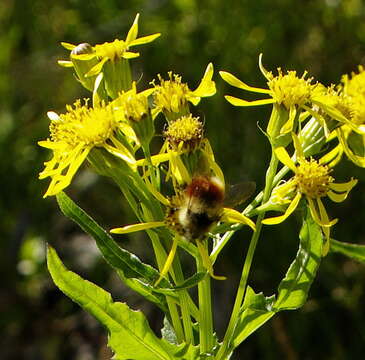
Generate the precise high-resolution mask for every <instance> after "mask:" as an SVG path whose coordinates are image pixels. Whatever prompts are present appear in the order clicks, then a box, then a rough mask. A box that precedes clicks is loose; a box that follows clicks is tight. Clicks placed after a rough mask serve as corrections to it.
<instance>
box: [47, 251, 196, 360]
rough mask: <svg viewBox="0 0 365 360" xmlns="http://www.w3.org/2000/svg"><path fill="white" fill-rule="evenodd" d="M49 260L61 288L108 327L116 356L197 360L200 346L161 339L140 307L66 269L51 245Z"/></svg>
mask: <svg viewBox="0 0 365 360" xmlns="http://www.w3.org/2000/svg"><path fill="white" fill-rule="evenodd" d="M47 264H48V269H49V272H50V274H51V276H52V279H53V281H54V282H55V284H56V285H57V286H58V288H59V289H60V290H61V291H62V292H64V293H65V294H66V295H67V296H69V297H70V298H71V299H72V300H73V301H75V302H76V303H78V304H79V305H80V306H81V307H83V308H84V309H85V310H86V311H88V312H89V313H90V314H92V315H93V316H95V318H96V319H97V320H99V321H100V322H101V323H102V324H103V325H104V326H105V327H106V328H107V329H108V331H109V341H108V345H109V346H110V348H111V349H112V350H113V352H114V356H113V359H115V360H130V359H134V360H178V359H186V360H195V359H198V353H197V351H198V349H197V348H195V347H193V346H191V345H188V344H181V345H179V346H176V345H173V344H171V343H168V342H167V341H165V340H164V339H159V338H158V337H157V336H156V335H155V334H154V333H153V331H152V330H151V328H150V327H149V325H148V322H147V320H146V318H145V316H144V315H143V313H142V312H140V311H134V310H132V309H130V308H129V307H128V306H127V304H125V303H121V302H113V300H112V297H111V295H110V294H109V293H108V292H106V291H105V290H103V289H101V288H100V287H98V286H97V285H95V284H93V283H91V282H90V281H87V280H84V279H82V278H81V277H80V276H79V275H77V274H75V273H74V272H72V271H69V270H67V269H66V267H65V266H64V265H63V263H62V262H61V260H60V258H59V257H58V255H57V253H56V251H55V250H54V249H53V248H52V247H50V246H49V247H48V251H47Z"/></svg>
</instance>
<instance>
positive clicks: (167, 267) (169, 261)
mask: <svg viewBox="0 0 365 360" xmlns="http://www.w3.org/2000/svg"><path fill="white" fill-rule="evenodd" d="M177 243H178V241H177V238H174V241H173V243H172V247H171V250H170V253H169V255H168V256H167V259H166V262H165V265H164V266H163V268H162V270H161V273H160V277H159V278H158V280H157V281H156V282H155V284H154V286H157V285H158V284H159V283H160V281H161V280H162V279H163V278H164V277H165V276H166V274H167V273H168V272H169V270H170V267H171V264H172V262H173V260H174V257H175V254H176V249H177Z"/></svg>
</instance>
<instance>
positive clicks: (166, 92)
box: [151, 71, 190, 113]
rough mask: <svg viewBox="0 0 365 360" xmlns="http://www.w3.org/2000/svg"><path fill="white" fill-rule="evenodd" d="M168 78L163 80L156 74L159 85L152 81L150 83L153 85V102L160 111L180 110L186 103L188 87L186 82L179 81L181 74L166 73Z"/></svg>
mask: <svg viewBox="0 0 365 360" xmlns="http://www.w3.org/2000/svg"><path fill="white" fill-rule="evenodd" d="M168 75H169V80H164V79H163V78H162V77H161V75H158V79H159V81H160V85H156V84H155V82H154V81H153V82H152V83H151V84H152V85H153V86H154V87H155V89H156V90H155V92H154V104H155V106H156V108H158V109H160V110H161V111H168V112H176V113H178V112H180V111H181V109H182V108H184V107H185V106H186V105H187V94H188V93H189V91H190V90H189V88H188V85H187V84H186V83H183V82H181V76H179V75H176V74H172V72H171V71H170V72H169V73H168Z"/></svg>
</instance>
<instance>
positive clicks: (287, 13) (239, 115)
mask: <svg viewBox="0 0 365 360" xmlns="http://www.w3.org/2000/svg"><path fill="white" fill-rule="evenodd" d="M137 12H139V13H140V14H141V17H140V35H141V36H143V35H148V34H152V33H156V32H161V33H162V36H161V38H159V39H158V40H156V41H155V42H154V43H152V44H149V45H145V46H143V47H141V48H140V52H141V57H140V58H138V59H136V60H134V61H133V65H134V69H135V78H139V77H140V76H141V75H143V77H142V80H141V81H142V82H143V83H145V84H147V83H148V82H149V81H150V80H152V79H153V78H156V74H158V73H161V74H163V75H164V76H165V77H166V75H165V74H166V73H167V72H168V71H169V70H173V71H174V72H175V73H178V74H181V75H182V76H183V80H184V81H186V82H188V83H189V85H190V88H195V87H196V86H197V84H198V82H199V81H200V79H201V76H202V74H203V72H204V70H205V67H206V65H207V63H208V62H210V61H212V62H213V63H214V66H215V69H216V71H218V70H226V71H230V72H232V73H233V74H236V75H237V76H238V77H240V78H241V79H244V80H245V81H246V82H247V83H249V84H252V85H254V86H265V82H264V79H263V77H262V75H261V73H260V72H259V70H258V65H257V63H258V56H259V54H260V53H261V52H262V53H263V54H264V58H263V59H264V64H265V66H266V68H268V69H272V70H274V69H276V68H277V67H279V66H280V67H282V68H283V69H289V70H291V69H295V70H297V71H298V73H299V74H300V75H301V74H302V73H303V71H304V70H308V71H309V74H310V76H313V77H314V78H315V79H316V80H318V81H321V82H323V83H324V84H326V85H329V84H331V83H338V82H339V80H340V78H341V75H342V74H344V73H350V72H351V71H355V70H356V69H357V65H359V64H364V62H365V22H364V17H365V4H364V2H362V1H360V0H342V1H341V0H326V1H325V0H305V1H291V0H278V1H268V0H261V1H260V0H257V1H250V0H243V1H242V0H240V1H238V0H233V1H221V0H211V1H207V0H200V1H198V0H172V1H166V0H150V1H146V0H139V1H137V0H124V1H122V0H99V1H97V0H89V1H81V0H63V1H61V0H53V1H44V0H2V1H1V2H0V27H1V30H0V156H1V159H0V174H1V177H0V189H1V197H0V215H1V216H0V229H1V233H0V234H1V238H0V270H1V282H0V284H1V285H0V290H1V292H0V328H1V338H0V347H1V355H0V358H1V359H4V360H13V359H14V360H18V359H24V360H33V359H36V360H64V359H76V360H89V359H100V360H101V359H109V358H110V353H109V351H108V349H107V348H106V342H107V338H106V333H105V331H104V329H103V328H101V326H100V325H98V323H97V322H96V321H95V320H94V319H93V318H92V317H91V316H89V315H88V314H86V313H85V312H84V311H83V310H81V309H80V308H79V307H78V306H77V305H75V304H74V303H72V301H71V300H69V299H68V298H66V297H65V296H64V295H63V294H62V293H61V292H60V291H58V289H57V288H56V287H55V286H54V284H53V283H52V281H51V279H50V277H49V275H48V273H47V270H46V267H45V252H44V251H45V244H46V243H47V242H49V243H51V244H52V245H53V246H55V247H56V249H57V250H58V251H59V253H60V255H61V257H62V259H63V260H64V261H65V263H66V265H67V266H69V267H70V268H71V269H73V270H74V271H76V272H78V273H79V274H81V275H82V276H83V277H85V278H87V279H90V280H92V281H93V282H95V283H96V284H98V285H100V286H102V287H103V288H105V289H107V290H109V291H111V292H112V293H113V296H114V299H116V300H120V301H127V302H128V304H130V306H131V307H133V308H141V309H142V310H143V311H144V312H145V313H146V315H147V316H148V318H149V321H150V324H151V326H152V327H153V328H154V329H156V331H159V328H160V327H161V321H162V315H161V313H160V312H159V311H158V310H157V309H156V308H154V307H153V306H151V305H150V304H148V303H146V302H145V301H144V299H142V298H141V297H139V296H137V295H135V294H133V293H132V292H131V291H130V290H129V289H128V288H125V287H124V286H123V285H122V284H121V283H120V282H119V281H118V279H117V278H116V276H115V274H114V273H112V272H111V270H110V268H109V267H108V266H107V265H106V264H105V262H104V261H103V259H102V258H101V257H100V255H99V253H98V251H97V249H96V248H95V245H94V242H93V240H91V239H90V238H88V237H87V236H86V235H84V234H83V233H82V232H81V230H80V229H79V228H77V227H76V226H75V225H74V224H72V223H71V222H70V221H69V220H67V219H66V218H64V217H63V216H62V215H61V213H60V211H59V210H58V207H57V204H56V201H55V199H54V198H48V199H45V200H44V199H42V194H43V193H44V192H45V189H46V187H47V181H39V180H38V179H37V174H38V173H39V172H40V171H41V169H42V167H43V165H42V164H43V162H44V161H46V160H47V158H48V157H49V155H50V154H49V153H48V152H47V151H46V150H45V149H42V148H40V147H39V146H37V144H36V143H37V141H38V140H41V139H45V138H46V137H47V135H48V123H49V120H48V118H47V117H46V112H47V111H48V110H54V111H60V112H63V111H64V106H65V104H70V103H73V101H74V100H75V99H76V98H79V97H85V96H88V94H87V93H86V92H85V91H84V90H83V89H82V88H81V86H79V84H78V83H77V82H76V81H75V79H74V77H73V75H72V72H71V71H68V70H67V69H64V68H61V67H59V66H58V65H57V64H56V61H57V59H66V56H67V51H66V50H64V49H63V48H62V47H61V46H60V44H59V43H60V42H61V41H66V42H71V43H76V44H77V43H81V42H89V43H90V44H96V43H102V42H104V41H112V40H114V39H115V38H118V37H119V38H121V39H124V38H125V36H126V33H127V31H128V29H129V27H130V26H131V24H132V21H133V19H134V17H135V14H136V13H137ZM215 80H216V83H217V90H218V93H217V94H216V95H215V96H214V97H213V98H208V99H203V101H202V103H201V105H200V106H199V107H198V108H195V109H194V112H195V114H196V115H199V116H201V117H202V118H204V120H205V124H206V128H207V134H208V137H209V138H210V140H211V143H212V145H213V147H214V150H215V152H216V156H217V159H218V162H219V163H220V165H221V167H222V168H223V170H224V172H225V174H226V177H227V180H228V181H229V182H231V183H234V182H238V181H240V180H241V179H251V180H254V181H256V183H257V186H258V188H261V186H262V184H263V179H264V172H265V169H266V166H267V162H268V157H269V146H268V144H267V142H266V139H265V137H264V135H263V134H262V133H261V132H260V130H259V129H258V126H257V123H260V124H261V126H262V127H265V123H266V121H267V116H268V114H269V111H270V109H269V107H266V108H249V109H239V108H233V107H232V106H231V105H229V104H228V103H227V102H226V101H225V100H224V98H223V95H224V94H227V93H229V94H233V95H238V96H246V99H253V98H254V97H252V95H251V94H248V93H247V94H245V93H243V92H237V91H235V90H234V89H233V88H229V87H228V86H227V85H226V84H225V83H223V81H222V80H221V79H220V78H219V77H218V76H215ZM162 126H163V125H162V124H161V122H159V123H158V124H157V127H160V128H161V127H162ZM157 141H158V139H156V142H157ZM349 174H351V175H352V176H355V177H357V178H359V180H360V181H359V184H358V186H357V187H356V188H355V189H354V190H353V192H352V194H351V196H350V198H349V199H348V200H347V201H346V202H345V203H343V204H339V205H338V204H337V205H336V206H332V207H331V206H330V204H329V206H330V210H329V212H330V214H331V216H332V217H339V218H340V221H339V223H338V224H337V225H336V226H335V228H334V231H333V235H334V237H335V238H336V239H338V240H343V241H349V242H355V243H363V244H365V236H364V232H365V221H364V220H365V214H364V210H363V209H364V205H365V192H364V191H363V189H364V181H365V171H364V170H363V169H360V168H355V167H354V166H353V165H352V164H351V163H350V162H348V161H343V163H342V164H341V166H339V167H338V169H336V174H335V175H336V178H337V179H338V180H339V181H345V180H347V179H348V177H349ZM68 194H69V195H70V196H71V197H72V198H73V199H75V200H76V201H77V202H78V203H79V204H80V205H81V206H82V207H83V208H85V209H86V210H87V211H88V212H89V213H90V214H92V215H93V216H94V217H95V218H96V219H97V221H98V222H99V223H100V224H102V225H103V226H104V227H105V228H107V229H109V228H110V227H112V226H114V227H115V226H119V225H122V224H125V223H127V222H133V221H135V219H134V218H133V217H132V216H131V215H129V214H128V209H127V206H126V205H125V203H124V201H123V199H122V198H121V197H120V196H119V193H118V190H117V188H116V187H115V186H114V185H113V184H112V183H111V182H109V181H108V180H107V179H103V178H98V177H96V176H94V175H93V174H92V173H91V172H89V171H88V169H87V167H86V166H85V167H84V168H83V171H81V172H79V174H78V175H77V177H76V178H75V181H74V183H73V184H72V186H71V187H70V189H68ZM298 227H299V224H298V221H297V219H295V217H293V218H292V219H290V221H288V222H286V223H284V224H282V225H280V226H277V227H275V228H270V231H268V229H266V231H265V232H264V234H263V235H264V236H263V237H262V239H261V242H260V243H259V246H258V249H257V255H256V258H255V261H254V264H253V271H252V276H251V278H250V281H249V283H250V285H251V286H252V287H253V288H254V289H255V291H264V293H265V295H271V294H272V293H273V292H274V291H275V289H276V287H277V285H278V283H279V281H280V279H281V278H282V277H283V276H284V274H285V272H286V270H287V267H288V265H289V263H290V262H291V260H292V259H293V258H294V256H295V253H296V249H297V245H298V241H297V233H298ZM248 235H249V231H242V232H240V233H238V234H236V236H235V237H234V238H233V239H232V241H231V242H230V244H229V245H228V246H227V248H226V249H225V250H224V253H223V254H222V256H221V257H220V259H219V261H218V263H217V270H216V272H217V273H218V274H224V275H226V276H227V277H228V280H227V281H225V282H219V283H217V282H214V289H215V291H216V297H215V301H214V302H215V309H216V310H215V320H216V327H217V330H218V334H219V335H220V336H222V334H223V331H224V329H225V325H226V323H227V317H228V314H229V312H230V310H231V306H232V302H233V296H234V293H235V289H236V286H237V282H238V279H239V276H240V272H241V264H242V262H243V255H244V254H245V249H246V246H247V239H248ZM123 244H124V246H125V247H127V248H128V249H131V250H133V251H135V252H136V253H137V254H138V255H139V256H140V257H141V258H142V259H143V260H144V261H145V262H151V263H152V262H153V259H152V253H151V252H150V251H149V247H148V246H147V245H148V242H147V240H146V238H145V237H144V236H143V234H137V235H135V236H133V237H131V238H129V239H127V238H125V239H124V240H123ZM364 277H365V266H362V265H361V264H359V263H356V262H353V261H350V260H348V259H346V258H343V257H342V256H339V255H333V254H330V255H329V256H328V257H326V258H325V259H324V260H323V263H322V265H321V267H320V270H319V273H318V276H317V279H316V280H315V282H314V284H313V286H312V289H311V291H310V295H309V300H308V302H307V304H306V305H305V306H304V307H303V308H302V309H301V310H299V311H296V312H284V313H281V314H280V315H278V316H276V318H274V320H272V321H271V322H269V323H268V324H266V325H265V326H264V327H263V328H261V329H260V330H259V331H258V332H257V333H255V334H254V335H252V336H251V337H249V338H248V340H247V341H246V343H244V344H243V345H242V346H241V348H240V351H239V352H237V354H236V355H235V357H234V359H264V360H271V359H273V360H274V359H290V360H294V359H300V360H302V359H305V360H311V359H313V360H316V359H323V360H325V359H331V360H334V359H335V360H337V359H338V360H340V359H360V358H363V356H364V352H365V325H364V324H365V307H364V303H365V289H364V286H365V280H364Z"/></svg>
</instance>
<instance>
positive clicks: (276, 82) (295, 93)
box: [219, 54, 318, 135]
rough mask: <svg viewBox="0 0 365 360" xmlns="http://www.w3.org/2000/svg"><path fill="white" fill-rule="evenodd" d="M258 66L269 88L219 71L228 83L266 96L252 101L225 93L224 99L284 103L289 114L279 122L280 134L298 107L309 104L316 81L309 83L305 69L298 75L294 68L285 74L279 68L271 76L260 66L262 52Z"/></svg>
mask: <svg viewBox="0 0 365 360" xmlns="http://www.w3.org/2000/svg"><path fill="white" fill-rule="evenodd" d="M259 67H260V70H261V72H262V74H263V75H264V76H265V78H266V79H267V84H268V89H261V88H256V87H252V86H249V85H247V84H245V83H244V82H243V81H241V80H239V79H238V78H236V77H235V76H234V75H232V74H230V73H228V72H226V71H220V72H219V73H220V75H221V77H222V78H223V80H225V81H226V82H227V83H228V84H230V85H232V86H234V87H237V88H240V89H243V90H246V91H251V92H254V93H261V94H265V95H269V96H270V97H269V98H265V99H261V100H254V101H247V100H243V99H239V98H236V97H234V96H229V95H226V96H225V98H226V100H227V101H228V102H230V103H231V104H232V105H234V106H256V105H266V104H274V105H277V106H283V107H284V108H285V109H286V110H287V112H288V113H289V115H288V116H287V119H286V120H285V122H284V124H280V127H281V128H280V133H281V134H287V133H290V132H291V131H292V130H293V127H294V121H295V119H296V116H297V114H298V112H299V110H307V109H308V106H309V105H310V104H311V101H312V97H313V96H314V93H315V89H316V87H317V85H318V84H312V81H313V79H312V78H308V79H306V76H307V72H304V74H303V75H302V76H301V77H298V76H297V73H296V71H287V72H286V73H284V72H283V71H282V70H281V69H280V68H279V69H278V75H277V76H274V75H273V73H272V72H269V71H267V70H266V69H265V68H264V67H263V65H262V54H261V55H260V58H259ZM268 127H269V128H270V127H271V128H276V125H272V124H271V125H270V124H269V126H268ZM270 135H271V134H270Z"/></svg>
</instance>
